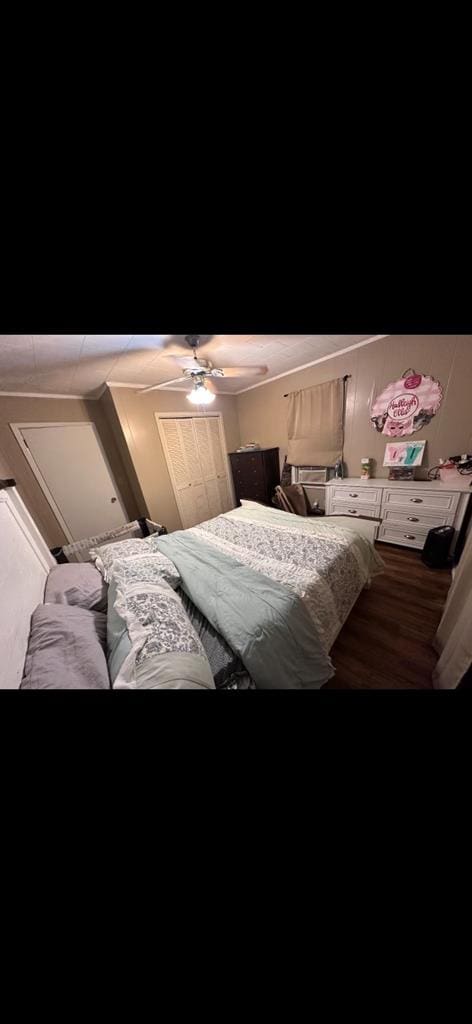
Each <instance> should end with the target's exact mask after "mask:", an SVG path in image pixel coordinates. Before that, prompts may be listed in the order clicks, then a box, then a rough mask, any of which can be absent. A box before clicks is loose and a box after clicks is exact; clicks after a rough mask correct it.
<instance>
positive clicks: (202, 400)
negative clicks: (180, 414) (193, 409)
mask: <svg viewBox="0 0 472 1024" xmlns="http://www.w3.org/2000/svg"><path fill="white" fill-rule="evenodd" d="M187 400H188V401H189V402H191V403H192V405H211V403H212V402H214V401H215V396H214V394H213V393H212V392H211V391H208V388H206V387H205V384H204V382H203V381H196V382H195V384H194V387H193V389H192V391H191V392H190V394H188V395H187Z"/></svg>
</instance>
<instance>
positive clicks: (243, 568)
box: [155, 530, 334, 689]
mask: <svg viewBox="0 0 472 1024" xmlns="http://www.w3.org/2000/svg"><path fill="white" fill-rule="evenodd" d="M201 532H203V531H195V530H188V531H182V532H177V533H172V534H170V535H169V536H164V537H159V538H158V539H156V542H155V543H156V547H157V548H158V550H159V551H162V552H163V554H165V555H167V557H168V558H170V559H171V561H172V562H173V563H174V565H175V566H176V567H177V569H178V571H179V574H180V576H181V580H182V583H181V586H182V588H183V589H184V590H185V592H186V594H188V596H189V598H190V600H191V601H193V603H194V604H195V605H196V607H197V608H199V609H200V611H201V612H202V613H203V615H205V617H206V618H207V619H208V621H209V622H210V623H211V625H212V626H213V627H214V629H216V630H217V632H218V633H221V635H222V636H223V637H224V639H225V640H226V642H227V643H228V644H229V646H230V647H231V648H232V650H233V651H234V652H235V653H236V654H237V655H239V657H240V658H241V660H242V662H243V663H244V665H245V667H246V669H247V671H248V672H249V673H250V675H251V676H252V678H253V680H254V682H255V684H256V687H257V688H258V689H274V688H277V689H301V688H310V689H317V688H319V687H320V686H322V685H323V683H325V682H327V680H328V679H330V678H331V676H333V675H334V669H333V667H332V664H331V660H330V658H329V656H328V654H327V653H326V651H325V650H324V649H323V646H322V644H321V642H320V639H319V637H318V635H317V632H316V629H315V628H314V626H313V622H312V620H311V618H310V615H309V614H308V611H307V609H306V607H305V605H304V603H303V601H302V600H301V598H300V597H299V596H298V594H296V593H295V592H294V591H293V590H291V589H290V588H287V587H285V586H283V585H282V584H281V583H278V582H277V581H275V580H274V579H271V578H269V577H267V576H265V575H264V574H263V573H262V572H260V571H256V570H255V569H252V568H251V567H249V566H248V565H244V564H242V563H241V562H240V561H238V560H237V558H233V557H231V556H230V555H228V554H226V553H225V552H223V551H222V550H220V549H216V548H215V547H214V546H212V545H211V543H207V542H206V541H205V540H202V539H201V538H200V536H199V534H200V533H201Z"/></svg>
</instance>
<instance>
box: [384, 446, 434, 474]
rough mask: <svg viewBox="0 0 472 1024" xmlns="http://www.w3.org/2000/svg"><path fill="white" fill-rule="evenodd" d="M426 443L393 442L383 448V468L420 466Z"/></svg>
mask: <svg viewBox="0 0 472 1024" xmlns="http://www.w3.org/2000/svg"><path fill="white" fill-rule="evenodd" d="M425 447H426V441H395V442H394V443H392V444H387V445H386V446H385V458H384V463H383V464H384V466H398V467H401V466H404V467H405V468H406V469H410V468H411V469H413V468H414V467H415V466H421V463H422V461H423V455H424V450H425Z"/></svg>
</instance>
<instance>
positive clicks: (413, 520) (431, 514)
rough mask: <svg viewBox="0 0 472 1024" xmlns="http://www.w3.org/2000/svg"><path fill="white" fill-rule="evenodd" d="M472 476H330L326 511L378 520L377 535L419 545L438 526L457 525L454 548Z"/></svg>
mask: <svg viewBox="0 0 472 1024" xmlns="http://www.w3.org/2000/svg"><path fill="white" fill-rule="evenodd" d="M471 480H472V477H471V476H464V477H463V478H462V479H460V480H459V481H457V482H456V483H453V484H452V483H448V484H443V483H441V482H440V481H439V480H398V481H392V480H360V479H359V477H357V478H356V477H348V478H347V479H344V480H330V481H329V483H327V484H326V515H343V516H346V515H347V516H368V517H369V518H372V519H379V520H380V522H379V528H378V533H377V540H382V541H385V542H386V543H388V544H402V545H403V546H404V547H409V548H418V549H419V550H421V549H422V548H423V547H424V543H425V540H426V537H427V535H428V532H429V530H431V529H432V528H433V527H434V526H453V527H454V528H455V530H456V533H455V536H454V540H453V544H452V546H451V551H452V550H454V547H455V544H456V541H457V537H458V533H459V530H460V528H461V525H462V521H463V519H464V515H465V512H466V509H467V504H468V501H469V498H470V495H471V494H472V487H471V486H470V483H471Z"/></svg>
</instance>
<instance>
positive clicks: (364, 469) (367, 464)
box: [361, 459, 372, 480]
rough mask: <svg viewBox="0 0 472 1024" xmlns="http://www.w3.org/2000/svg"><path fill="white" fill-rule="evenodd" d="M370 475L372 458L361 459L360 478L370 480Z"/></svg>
mask: <svg viewBox="0 0 472 1024" xmlns="http://www.w3.org/2000/svg"><path fill="white" fill-rule="evenodd" d="M371 476H372V459H361V480H370V478H371Z"/></svg>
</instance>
